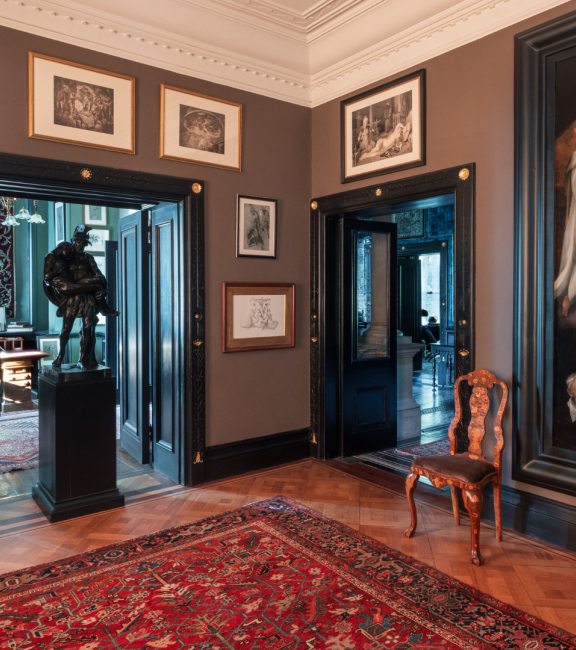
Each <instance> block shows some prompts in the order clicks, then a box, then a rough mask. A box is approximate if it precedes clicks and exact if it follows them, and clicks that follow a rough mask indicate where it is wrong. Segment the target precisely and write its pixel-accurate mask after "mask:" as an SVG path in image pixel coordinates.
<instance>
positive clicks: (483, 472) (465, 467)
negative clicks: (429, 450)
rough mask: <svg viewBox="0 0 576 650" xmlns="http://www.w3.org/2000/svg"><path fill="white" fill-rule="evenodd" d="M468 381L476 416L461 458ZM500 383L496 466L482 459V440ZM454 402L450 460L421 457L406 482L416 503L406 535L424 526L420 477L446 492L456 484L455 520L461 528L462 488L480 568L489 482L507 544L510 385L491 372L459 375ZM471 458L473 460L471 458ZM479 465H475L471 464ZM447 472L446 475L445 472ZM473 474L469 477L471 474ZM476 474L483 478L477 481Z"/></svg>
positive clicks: (498, 525) (412, 505) (474, 558)
mask: <svg viewBox="0 0 576 650" xmlns="http://www.w3.org/2000/svg"><path fill="white" fill-rule="evenodd" d="M463 381H468V384H469V385H470V386H472V395H471V397H470V411H471V414H472V418H471V421H470V426H469V427H468V439H469V441H470V445H469V447H468V451H467V452H466V453H464V454H458V453H457V452H458V441H457V438H456V434H455V431H456V429H457V428H458V425H459V424H460V421H461V419H462V402H461V398H460V384H461V383H462V382H463ZM495 384H498V385H499V386H500V387H501V388H502V399H501V401H500V406H499V408H498V413H497V414H496V419H495V421H494V434H495V436H496V446H495V447H494V462H493V463H490V461H488V460H487V459H486V458H484V456H483V455H482V441H483V440H484V437H485V435H486V424H485V422H486V415H487V414H488V410H489V408H490V398H489V396H488V389H489V388H493V387H494V385H495ZM454 404H455V407H456V413H455V415H454V418H453V419H452V423H451V424H450V428H449V430H448V436H449V437H450V456H436V457H434V456H425V457H424V456H423V457H420V458H416V459H415V460H414V462H413V463H412V467H411V469H410V474H409V475H408V477H407V478H406V495H407V497H408V503H409V504H410V512H411V514H412V524H411V525H410V528H408V530H407V531H406V532H405V533H404V534H405V535H406V537H412V535H414V533H415V531H416V526H417V525H418V518H417V516H416V505H415V503H414V490H415V489H416V484H417V483H418V479H419V478H420V476H425V477H426V478H428V479H429V480H430V482H431V483H432V485H434V487H437V488H442V487H444V486H446V485H449V486H450V489H451V492H452V509H453V511H454V521H455V522H456V525H459V524H460V510H459V508H458V488H460V489H461V490H462V498H463V500H464V505H465V506H466V510H468V514H469V515H470V531H471V546H472V547H471V551H470V561H471V562H472V563H473V564H476V565H477V566H480V565H481V564H483V563H484V561H483V559H482V556H481V554H480V514H481V512H482V502H483V494H482V489H483V488H484V487H485V486H486V485H489V484H492V485H493V486H494V510H495V514H496V538H497V539H498V541H501V540H502V513H501V509H500V495H501V486H502V450H503V449H504V445H505V440H504V430H503V428H502V419H503V417H504V411H505V410H506V405H507V404H508V386H506V384H505V383H504V382H503V381H500V379H498V378H497V377H495V376H494V375H493V374H491V373H490V372H488V371H487V370H475V371H474V372H471V373H469V374H467V375H463V376H462V377H458V379H457V380H456V383H455V385H454ZM466 459H468V460H466ZM470 461H473V462H470ZM440 470H441V471H440ZM467 475H468V476H467ZM470 476H473V477H474V478H476V479H477V480H476V481H475V482H472V481H471V480H470V478H469V477H470Z"/></svg>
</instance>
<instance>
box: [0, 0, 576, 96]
mask: <svg viewBox="0 0 576 650" xmlns="http://www.w3.org/2000/svg"><path fill="white" fill-rule="evenodd" d="M93 1H94V0H93ZM172 1H173V4H172V8H174V7H176V8H177V7H178V6H182V10H183V11H190V10H193V11H197V12H198V14H199V15H201V16H202V17H203V18H204V19H205V21H204V23H202V21H199V22H200V23H201V24H200V27H198V25H196V28H197V29H196V32H195V34H201V36H202V38H193V37H187V36H183V35H182V34H180V33H175V32H174V31H170V30H168V29H161V28H158V27H156V26H155V25H154V24H152V23H150V22H148V23H147V22H144V21H143V20H142V19H140V15H139V14H138V12H137V11H136V13H135V14H134V15H136V16H138V19H131V18H126V17H125V16H122V17H120V16H119V15H115V14H111V13H106V12H104V11H100V10H98V9H94V8H92V7H90V3H89V2H83V3H80V2H76V1H75V0H0V22H1V24H2V25H4V26H6V27H12V28H14V29H18V30H20V31H24V32H27V33H33V34H37V35H39V36H44V37H46V38H50V39H53V40H58V41H62V40H66V42H69V43H71V44H73V45H77V46H79V47H84V48H87V49H91V50H96V51H99V52H103V53H106V54H110V55H113V56H118V57H121V58H125V59H129V60H132V61H137V62H139V63H144V64H147V65H151V66H154V67H157V68H162V69H166V70H171V71H174V72H177V73H180V74H184V75H187V76H191V77H196V78H200V79H205V80H208V81H212V82H215V83H219V84H223V85H227V86H231V87H233V88H239V89H242V90H247V91H249V92H254V93H257V94H260V95H264V96H267V97H272V98H274V99H279V100H282V101H287V102H291V103H294V104H299V105H302V106H309V107H314V106H318V105H320V104H323V103H325V102H327V101H330V100H332V99H335V98H337V97H340V96H342V95H345V94H348V93H351V92H354V91H355V90H357V89H359V88H361V87H363V86H366V85H369V84H371V83H374V82H377V81H379V80H381V79H384V78H386V77H390V76H392V75H395V74H398V73H400V72H402V71H403V70H405V69H406V68H409V67H410V66H413V65H419V64H425V62H426V61H427V60H429V59H430V58H432V57H435V56H438V55H440V54H443V53H445V52H448V51H450V50H452V49H455V48H457V47H460V46H462V45H465V44H466V43H469V42H472V41H474V40H477V39H479V38H482V37H483V36H486V35H488V34H490V33H492V32H495V31H498V30H500V29H503V28H504V27H508V26H510V25H513V24H515V23H517V22H519V21H521V20H523V19H525V18H529V17H530V16H533V15H535V14H538V13H540V12H542V11H545V10H546V9H549V8H552V7H555V6H558V5H561V4H563V3H565V2H567V1H568V0H462V1H461V2H459V3H458V4H457V5H456V6H453V7H452V8H450V9H447V10H445V11H443V12H439V13H436V14H435V15H434V16H432V17H431V18H428V19H426V20H422V21H420V22H418V23H417V24H415V25H413V26H412V27H409V28H408V29H405V30H403V31H401V32H399V33H397V34H395V35H394V36H391V37H390V38H387V39H385V40H383V41H381V42H379V43H377V44H376V45H373V46H371V47H368V48H366V47H365V41H364V34H363V32H362V30H359V29H358V25H357V24H356V20H357V19H358V18H359V17H361V18H360V19H361V20H366V19H367V18H369V17H370V13H369V12H371V11H372V12H377V11H382V10H385V9H386V7H384V8H383V4H384V5H386V4H387V2H389V1H390V0H384V2H383V0H331V1H330V0H321V1H320V2H319V3H317V4H316V5H314V6H312V7H311V8H310V9H309V10H307V11H306V12H304V13H298V12H292V11H291V10H288V9H286V8H285V7H283V6H282V5H280V4H277V3H275V2H272V0H172ZM246 2H250V4H249V5H246V4H245V3H246ZM424 2H428V0H424ZM123 3H126V6H127V7H131V6H132V4H133V3H135V4H134V7H135V8H136V9H137V5H138V2H137V0H123ZM131 3H132V4H131ZM192 5H193V7H192ZM124 6H125V5H124V4H123V8H124ZM266 11H268V12H269V13H270V11H271V12H272V13H271V14H270V15H272V16H273V18H270V15H268V14H266V15H265V12H266ZM124 13H125V14H126V13H128V14H129V15H131V14H130V12H124ZM140 13H142V12H140ZM365 14H366V15H365ZM374 15H376V14H374ZM206 17H208V18H206ZM212 18H213V21H212V22H210V21H211V20H212ZM291 18H294V20H291ZM150 20H151V21H153V20H154V16H150ZM218 21H220V22H218ZM289 23H291V24H289ZM219 26H223V27H225V28H226V29H221V30H220V31H219V30H218V27H219ZM202 28H204V29H203V30H202ZM222 34H224V36H222ZM218 37H220V41H218ZM212 41H213V42H212ZM344 42H345V43H346V45H347V47H348V50H347V51H352V52H355V53H354V54H352V55H351V56H348V57H347V58H344V59H342V55H341V53H340V50H341V48H340V47H339V45H340V44H341V43H344ZM222 43H226V44H227V45H228V47H222V45H221V44H222ZM243 43H244V44H246V43H249V46H250V48H248V47H247V46H246V45H245V46H244V47H243V46H242V44H243ZM271 43H272V44H273V47H272V48H271V46H270V44H271ZM335 44H336V45H335ZM248 51H249V52H250V55H248V54H247V52H248ZM320 61H325V62H326V61H327V62H329V65H322V64H320V63H319V62H320ZM318 68H320V69H319V71H318V72H315V73H313V74H310V72H309V71H310V70H317V69H318Z"/></svg>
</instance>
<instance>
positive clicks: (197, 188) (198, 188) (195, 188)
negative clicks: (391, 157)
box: [192, 183, 202, 194]
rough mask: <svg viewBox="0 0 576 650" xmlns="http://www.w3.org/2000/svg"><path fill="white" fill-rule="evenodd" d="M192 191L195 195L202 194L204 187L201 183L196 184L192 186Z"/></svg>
mask: <svg viewBox="0 0 576 650" xmlns="http://www.w3.org/2000/svg"><path fill="white" fill-rule="evenodd" d="M192 191H193V192H194V194H200V192H201V191H202V185H200V183H194V185H192Z"/></svg>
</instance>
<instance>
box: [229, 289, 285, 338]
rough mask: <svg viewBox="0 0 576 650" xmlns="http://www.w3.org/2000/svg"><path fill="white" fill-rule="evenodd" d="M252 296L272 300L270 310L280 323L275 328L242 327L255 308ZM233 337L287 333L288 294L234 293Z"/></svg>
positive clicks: (269, 335) (256, 336) (281, 334)
mask: <svg viewBox="0 0 576 650" xmlns="http://www.w3.org/2000/svg"><path fill="white" fill-rule="evenodd" d="M252 298H257V299H258V298H264V299H268V300H270V311H271V312H272V317H273V319H274V321H276V322H277V323H278V325H277V326H276V328H275V329H261V328H259V327H242V323H244V324H245V323H246V321H247V320H248V319H249V318H250V314H251V311H252V308H253V305H252V303H251V302H250V301H251V299H252ZM232 314H233V321H232V338H233V339H252V338H270V337H272V336H284V335H285V333H286V332H285V321H286V296H285V295H282V294H280V295H278V294H276V295H270V294H252V295H234V296H232Z"/></svg>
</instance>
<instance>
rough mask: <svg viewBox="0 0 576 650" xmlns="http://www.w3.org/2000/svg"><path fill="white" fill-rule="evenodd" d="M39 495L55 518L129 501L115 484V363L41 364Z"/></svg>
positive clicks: (38, 499)
mask: <svg viewBox="0 0 576 650" xmlns="http://www.w3.org/2000/svg"><path fill="white" fill-rule="evenodd" d="M38 402H39V440H38V442H39V461H40V463H39V472H38V483H37V484H36V485H35V486H34V487H33V488H32V495H33V497H34V500H35V501H36V503H37V504H38V505H39V507H40V508H41V509H42V511H43V512H44V514H45V515H46V517H47V518H48V521H50V523H54V522H57V521H64V520H66V519H72V518H73V517H80V516H83V515H89V514H94V513H96V512H101V511H103V510H110V509H111V508H119V507H121V506H123V505H124V495H122V494H120V492H119V490H118V487H117V484H116V380H115V379H114V378H113V377H112V376H111V372H110V368H106V367H104V366H99V367H98V368H97V369H95V370H81V369H80V368H77V367H76V366H62V367H61V368H51V367H44V368H42V374H40V375H39V377H38Z"/></svg>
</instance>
